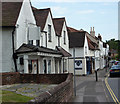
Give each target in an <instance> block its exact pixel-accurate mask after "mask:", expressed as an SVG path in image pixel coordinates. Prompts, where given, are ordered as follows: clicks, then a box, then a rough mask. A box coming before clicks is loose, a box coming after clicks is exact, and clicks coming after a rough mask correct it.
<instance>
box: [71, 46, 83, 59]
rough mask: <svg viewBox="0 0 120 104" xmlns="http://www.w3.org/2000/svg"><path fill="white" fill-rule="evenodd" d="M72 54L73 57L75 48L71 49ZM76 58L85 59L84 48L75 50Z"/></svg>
mask: <svg viewBox="0 0 120 104" xmlns="http://www.w3.org/2000/svg"><path fill="white" fill-rule="evenodd" d="M69 50H70V54H71V55H72V57H73V48H70V49H69ZM75 57H84V47H81V48H75Z"/></svg>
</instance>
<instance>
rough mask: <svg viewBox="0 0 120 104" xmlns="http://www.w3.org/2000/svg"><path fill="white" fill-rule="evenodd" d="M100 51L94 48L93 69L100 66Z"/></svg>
mask: <svg viewBox="0 0 120 104" xmlns="http://www.w3.org/2000/svg"><path fill="white" fill-rule="evenodd" d="M99 54H100V51H99V50H95V70H97V69H99V68H100V58H99V57H100V55H99Z"/></svg>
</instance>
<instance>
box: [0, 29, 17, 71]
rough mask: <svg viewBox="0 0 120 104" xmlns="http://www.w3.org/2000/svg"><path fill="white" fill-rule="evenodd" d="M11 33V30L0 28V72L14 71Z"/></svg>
mask: <svg viewBox="0 0 120 104" xmlns="http://www.w3.org/2000/svg"><path fill="white" fill-rule="evenodd" d="M12 31H13V28H2V34H0V37H2V41H1V42H2V44H1V47H0V50H1V51H0V53H2V54H0V57H2V60H0V67H2V70H0V72H13V71H15V68H14V63H13V58H12V55H13V52H12ZM1 35H2V36H1ZM1 55H2V56H1Z"/></svg>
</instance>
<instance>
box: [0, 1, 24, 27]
mask: <svg viewBox="0 0 120 104" xmlns="http://www.w3.org/2000/svg"><path fill="white" fill-rule="evenodd" d="M22 2H23V0H21V2H2V3H1V4H2V18H1V20H0V21H2V26H15V24H16V22H17V19H18V16H19V13H20V9H21V6H22Z"/></svg>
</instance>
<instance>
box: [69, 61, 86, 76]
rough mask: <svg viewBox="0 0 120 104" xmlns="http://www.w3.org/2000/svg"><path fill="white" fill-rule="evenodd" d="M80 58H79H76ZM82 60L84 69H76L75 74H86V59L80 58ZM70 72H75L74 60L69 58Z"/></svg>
mask: <svg viewBox="0 0 120 104" xmlns="http://www.w3.org/2000/svg"><path fill="white" fill-rule="evenodd" d="M76 60H78V59H76ZM79 60H82V69H81V70H75V75H86V74H87V71H86V70H85V69H86V59H79ZM69 73H73V74H74V60H73V59H69Z"/></svg>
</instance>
